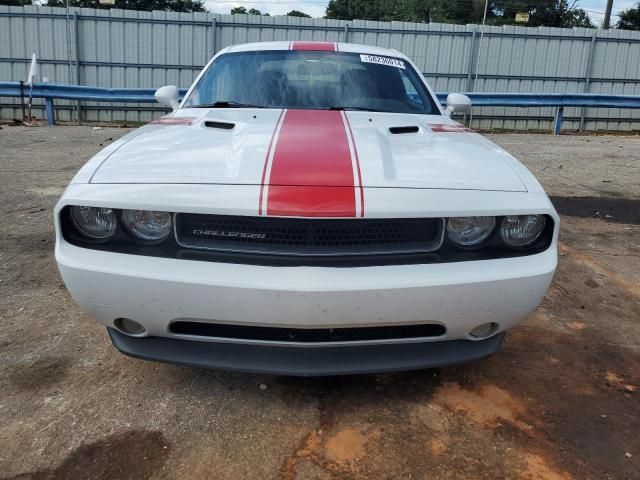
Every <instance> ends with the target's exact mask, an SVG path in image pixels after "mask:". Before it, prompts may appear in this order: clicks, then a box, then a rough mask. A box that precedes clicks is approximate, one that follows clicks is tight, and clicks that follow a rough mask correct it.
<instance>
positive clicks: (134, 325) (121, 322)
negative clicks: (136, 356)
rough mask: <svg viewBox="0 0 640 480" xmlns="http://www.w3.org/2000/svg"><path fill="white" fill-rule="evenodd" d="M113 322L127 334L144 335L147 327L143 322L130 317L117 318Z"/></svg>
mask: <svg viewBox="0 0 640 480" xmlns="http://www.w3.org/2000/svg"><path fill="white" fill-rule="evenodd" d="M113 324H114V325H115V326H116V328H117V329H118V330H120V331H121V332H122V333H126V334H127V335H142V334H143V333H144V332H145V328H144V327H143V326H142V325H141V324H139V323H138V322H136V321H135V320H131V319H130V318H116V319H115V320H114V321H113Z"/></svg>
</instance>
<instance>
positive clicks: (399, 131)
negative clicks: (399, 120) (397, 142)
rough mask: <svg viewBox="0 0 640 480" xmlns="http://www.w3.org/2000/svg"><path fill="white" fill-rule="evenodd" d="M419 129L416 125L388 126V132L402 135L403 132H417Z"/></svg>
mask: <svg viewBox="0 0 640 480" xmlns="http://www.w3.org/2000/svg"><path fill="white" fill-rule="evenodd" d="M419 131H420V127H418V126H417V125H409V126H406V127H389V132H390V133H392V134H393V135H402V134H405V133H418V132H419Z"/></svg>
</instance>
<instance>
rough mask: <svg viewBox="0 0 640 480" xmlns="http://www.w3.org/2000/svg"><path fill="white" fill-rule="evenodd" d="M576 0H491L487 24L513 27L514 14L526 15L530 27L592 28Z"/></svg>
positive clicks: (586, 15) (585, 13)
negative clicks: (527, 15)
mask: <svg viewBox="0 0 640 480" xmlns="http://www.w3.org/2000/svg"><path fill="white" fill-rule="evenodd" d="M577 4H578V0H537V1H532V0H492V1H491V2H490V8H489V13H488V15H487V16H488V17H489V19H488V23H491V24H493V25H514V24H515V16H516V13H528V14H529V23H528V25H529V26H530V27H540V26H545V27H564V28H571V27H587V28H594V26H593V23H591V20H590V19H589V15H588V14H587V12H586V11H584V10H583V9H581V8H578V6H577Z"/></svg>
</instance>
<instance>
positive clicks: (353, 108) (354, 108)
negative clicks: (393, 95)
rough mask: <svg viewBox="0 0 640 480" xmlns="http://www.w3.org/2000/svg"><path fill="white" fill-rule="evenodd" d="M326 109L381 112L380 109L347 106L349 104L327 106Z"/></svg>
mask: <svg viewBox="0 0 640 480" xmlns="http://www.w3.org/2000/svg"><path fill="white" fill-rule="evenodd" d="M327 110H357V111H360V112H382V110H376V109H375V108H366V107H349V106H342V107H329V108H327Z"/></svg>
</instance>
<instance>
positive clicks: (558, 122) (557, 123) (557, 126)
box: [553, 105, 564, 135]
mask: <svg viewBox="0 0 640 480" xmlns="http://www.w3.org/2000/svg"><path fill="white" fill-rule="evenodd" d="M563 117H564V107H563V106H562V105H560V106H559V107H558V110H556V120H555V122H554V125H553V134H554V135H560V131H561V130H562V119H563Z"/></svg>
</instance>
